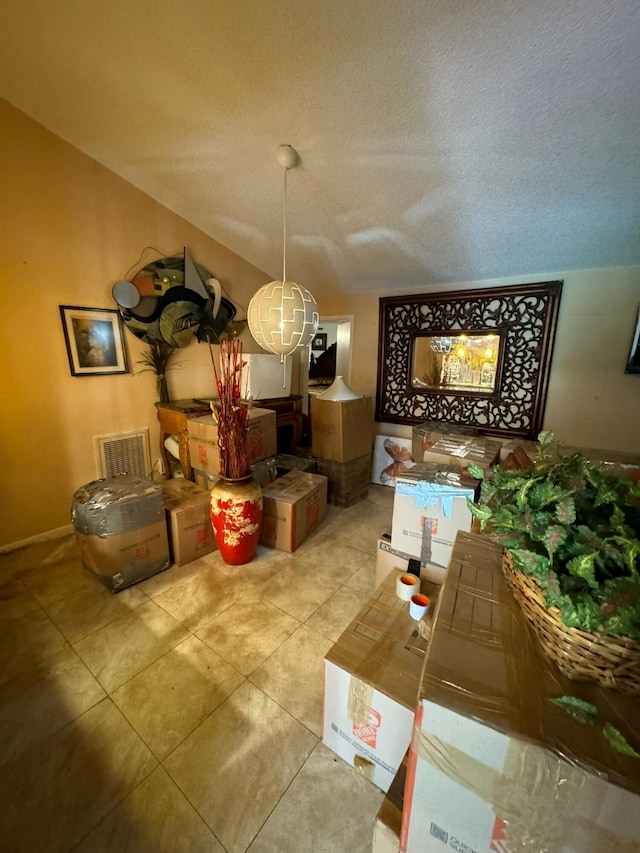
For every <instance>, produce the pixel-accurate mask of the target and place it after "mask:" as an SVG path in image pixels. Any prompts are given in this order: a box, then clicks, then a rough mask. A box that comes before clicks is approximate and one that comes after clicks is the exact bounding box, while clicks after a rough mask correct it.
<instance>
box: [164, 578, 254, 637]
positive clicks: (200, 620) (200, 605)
mask: <svg viewBox="0 0 640 853" xmlns="http://www.w3.org/2000/svg"><path fill="white" fill-rule="evenodd" d="M245 589H246V585H245V584H244V583H243V582H242V581H233V580H231V579H230V578H228V577H226V576H225V575H223V574H221V573H220V572H219V571H217V570H216V569H212V568H210V567H208V566H207V568H206V570H205V571H199V572H198V573H197V574H195V575H193V577H190V578H188V579H187V580H185V581H181V582H180V583H177V584H175V585H174V586H172V587H171V588H170V589H167V590H165V591H164V592H161V593H160V594H159V595H156V596H155V598H154V599H153V600H154V601H155V602H156V603H157V604H159V605H160V607H162V608H163V609H164V610H166V611H167V613H170V614H171V615H172V616H173V617H174V619H177V620H178V622H181V623H182V624H183V625H184V626H185V627H186V628H188V629H189V630H190V631H192V632H193V631H197V630H198V628H202V626H203V625H206V624H207V622H210V621H211V620H212V619H213V617H214V616H217V614H218V613H222V611H223V610H226V609H227V607H229V606H230V605H231V604H233V603H234V601H237V600H238V598H240V596H241V595H242V593H243V591H244V590H245Z"/></svg>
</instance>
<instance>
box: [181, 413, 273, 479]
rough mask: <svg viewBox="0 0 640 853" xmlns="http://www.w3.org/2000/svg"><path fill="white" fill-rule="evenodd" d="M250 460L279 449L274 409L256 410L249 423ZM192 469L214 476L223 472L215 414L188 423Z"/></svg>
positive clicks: (264, 456)
mask: <svg viewBox="0 0 640 853" xmlns="http://www.w3.org/2000/svg"><path fill="white" fill-rule="evenodd" d="M247 430H248V442H249V459H250V460H251V462H258V461H259V460H260V459H266V458H267V457H268V456H274V455H275V453H276V450H277V447H276V413H275V412H274V411H273V410H272V409H259V408H256V407H253V408H251V409H250V410H249V417H248V420H247ZM187 435H188V438H189V459H190V461H191V467H192V468H194V469H196V470H198V471H205V472H206V473H207V474H211V475H213V476H215V475H216V474H219V473H220V452H219V450H218V426H217V424H216V422H215V421H214V419H213V415H205V416H204V417H202V418H192V419H191V420H189V421H187Z"/></svg>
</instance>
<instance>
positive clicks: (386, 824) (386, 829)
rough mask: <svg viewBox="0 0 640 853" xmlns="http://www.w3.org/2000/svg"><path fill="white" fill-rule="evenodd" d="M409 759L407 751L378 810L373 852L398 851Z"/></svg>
mask: <svg viewBox="0 0 640 853" xmlns="http://www.w3.org/2000/svg"><path fill="white" fill-rule="evenodd" d="M407 759H408V753H405V756H404V758H403V759H402V764H401V765H400V767H399V768H398V772H397V773H396V775H395V776H394V777H393V782H392V783H391V785H390V787H389V790H388V791H387V793H386V795H385V798H384V800H383V801H382V803H381V805H380V808H379V810H378V814H377V816H376V820H375V823H374V825H373V843H372V845H371V851H372V853H398V849H399V847H400V832H401V829H402V807H403V802H404V786H405V782H406V778H407Z"/></svg>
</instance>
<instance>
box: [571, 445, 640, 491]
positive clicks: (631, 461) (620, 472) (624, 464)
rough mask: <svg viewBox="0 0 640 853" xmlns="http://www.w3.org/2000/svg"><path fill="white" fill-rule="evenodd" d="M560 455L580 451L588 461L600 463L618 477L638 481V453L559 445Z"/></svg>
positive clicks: (639, 456)
mask: <svg viewBox="0 0 640 853" xmlns="http://www.w3.org/2000/svg"><path fill="white" fill-rule="evenodd" d="M559 450H560V454H561V455H562V456H570V455H572V454H573V453H581V454H582V455H583V456H584V457H585V458H586V459H587V460H588V461H589V462H591V463H593V464H596V465H602V466H603V467H604V468H606V469H607V470H609V471H610V472H611V473H612V474H616V475H617V476H618V477H629V478H630V479H631V480H633V481H634V482H635V483H638V482H640V454H637V453H627V452H625V451H616V450H599V449H597V448H595V447H572V446H570V445H566V444H560V445H559Z"/></svg>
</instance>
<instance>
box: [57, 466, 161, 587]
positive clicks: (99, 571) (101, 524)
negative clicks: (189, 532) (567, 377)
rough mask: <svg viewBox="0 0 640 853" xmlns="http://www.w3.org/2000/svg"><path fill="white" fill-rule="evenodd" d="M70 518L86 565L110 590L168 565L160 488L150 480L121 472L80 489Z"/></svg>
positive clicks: (141, 578) (152, 573)
mask: <svg viewBox="0 0 640 853" xmlns="http://www.w3.org/2000/svg"><path fill="white" fill-rule="evenodd" d="M71 520H72V523H73V527H74V530H75V536H76V541H77V543H78V548H79V550H80V558H81V560H82V563H83V565H84V566H85V568H87V569H88V570H89V571H90V572H91V573H92V574H94V575H95V576H96V577H97V578H98V580H99V581H100V582H101V583H103V584H104V585H105V586H106V587H107V589H110V590H111V591H112V592H119V591H120V590H121V589H125V588H126V587H128V586H131V585H132V584H135V583H138V582H139V581H141V580H144V579H145V578H148V577H151V575H155V574H157V573H158V572H161V571H164V569H166V568H168V567H169V564H170V560H169V540H168V538H167V523H166V519H165V512H164V504H163V502H162V488H161V486H159V485H156V484H155V483H151V482H150V481H149V480H145V479H143V478H141V477H136V476H135V475H133V474H117V475H116V476H115V477H106V478H104V479H102V480H94V481H93V482H91V483H88V484H87V485H85V486H82V488H80V489H78V491H77V492H76V493H75V495H74V496H73V502H72V507H71Z"/></svg>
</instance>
